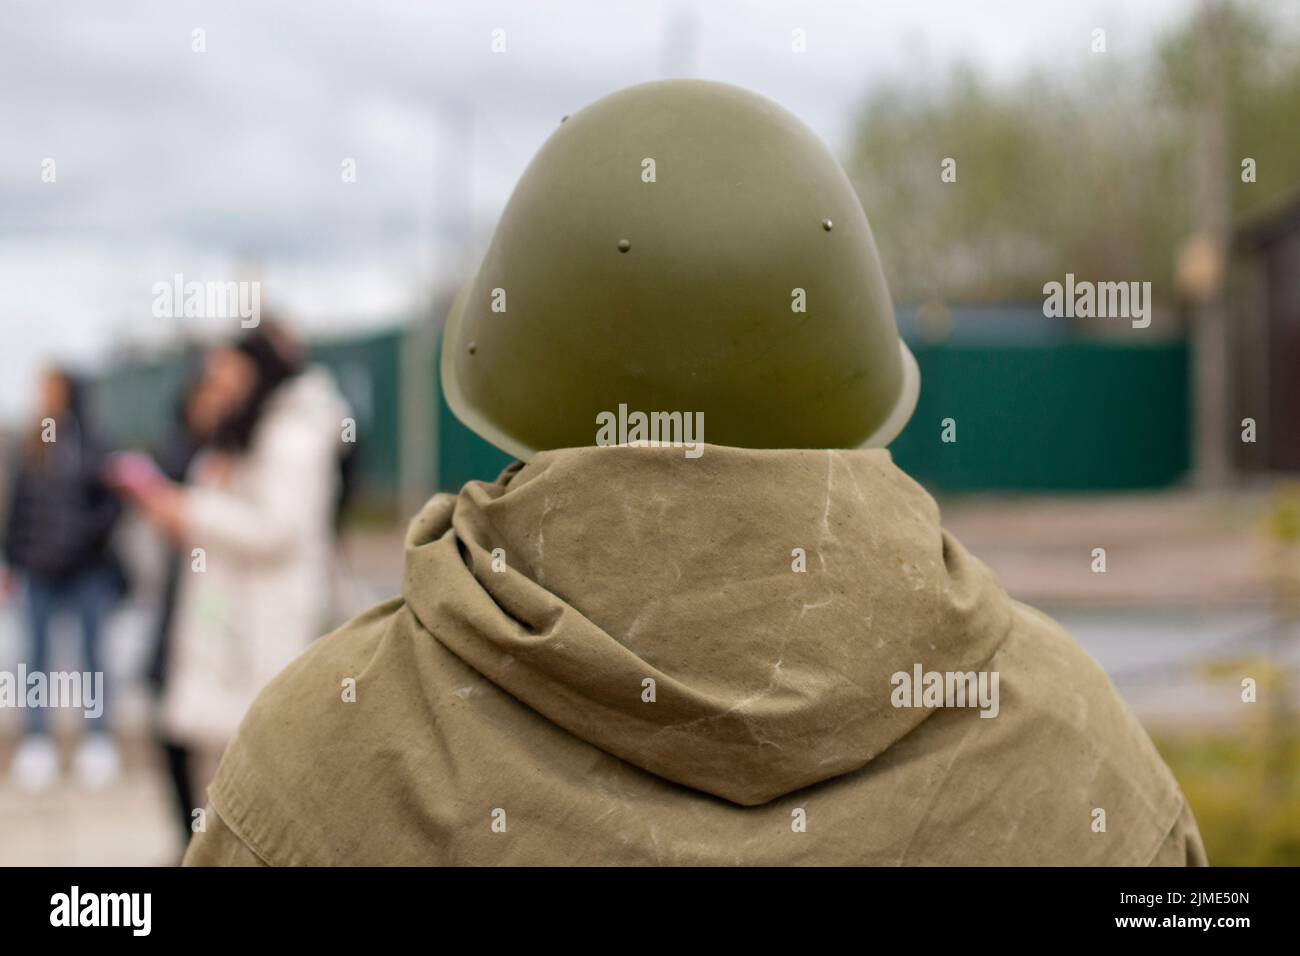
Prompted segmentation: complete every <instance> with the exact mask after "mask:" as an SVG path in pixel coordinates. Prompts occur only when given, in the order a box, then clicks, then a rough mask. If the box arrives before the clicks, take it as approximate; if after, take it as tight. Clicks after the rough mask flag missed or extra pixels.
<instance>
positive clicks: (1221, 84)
mask: <svg viewBox="0 0 1300 956" xmlns="http://www.w3.org/2000/svg"><path fill="white" fill-rule="evenodd" d="M1230 29H1231V20H1230V14H1229V11H1228V9H1227V7H1226V6H1225V5H1224V3H1223V2H1222V0H1203V2H1202V5H1201V10H1200V14H1199V31H1198V32H1199V38H1198V44H1197V47H1198V51H1197V55H1198V60H1199V64H1198V65H1199V67H1200V69H1199V70H1198V73H1199V74H1200V79H1201V90H1200V96H1199V104H1198V110H1197V118H1196V120H1197V145H1196V210H1195V221H1196V237H1195V239H1194V242H1195V244H1196V247H1197V253H1198V256H1197V258H1201V259H1202V260H1203V261H1204V262H1205V264H1206V268H1205V277H1204V283H1203V287H1202V288H1201V289H1199V290H1198V292H1199V295H1198V296H1197V300H1196V305H1195V312H1194V329H1195V340H1194V346H1195V350H1194V355H1195V360H1194V363H1195V364H1194V371H1193V374H1194V382H1195V395H1196V400H1195V410H1194V411H1195V419H1194V427H1195V434H1196V444H1195V470H1196V481H1197V484H1198V485H1200V486H1201V487H1203V488H1222V487H1223V486H1225V485H1226V484H1227V483H1228V480H1229V478H1230V476H1231V473H1232V453H1231V451H1230V448H1231V446H1230V444H1229V441H1230V436H1231V431H1232V428H1231V422H1230V421H1229V420H1228V412H1229V408H1230V407H1231V406H1232V401H1231V394H1230V391H1231V381H1230V376H1229V342H1228V334H1227V332H1228V320H1227V311H1228V309H1227V299H1226V295H1225V291H1224V275H1225V273H1226V271H1227V262H1228V254H1229V242H1230V237H1229V228H1230V223H1229V217H1230V210H1231V201H1230V197H1229V194H1228V161H1227V160H1228V157H1227V153H1228V83H1229V82H1230V78H1229V75H1228V60H1227V58H1228V51H1229V46H1228V44H1229V43H1230V37H1229V36H1228V31H1229V30H1230Z"/></svg>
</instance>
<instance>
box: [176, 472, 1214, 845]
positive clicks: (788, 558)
mask: <svg viewBox="0 0 1300 956" xmlns="http://www.w3.org/2000/svg"><path fill="white" fill-rule="evenodd" d="M918 674H919V675H921V676H922V678H923V679H922V681H921V682H920V684H919V685H918V686H917V687H915V688H912V687H910V686H908V685H909V680H906V679H904V678H903V677H900V675H907V677H908V679H912V680H914V678H915V677H916V676H917V675H918ZM929 674H936V675H940V678H939V679H940V680H941V681H942V680H943V675H953V674H956V675H971V677H972V678H975V679H976V680H975V683H972V684H970V685H969V686H970V687H971V688H974V687H976V686H977V685H978V686H981V687H983V688H985V689H986V690H988V691H989V694H986V695H985V696H984V698H982V699H974V700H973V699H972V698H979V695H978V694H972V697H968V698H967V699H966V701H965V706H962V705H961V699H960V697H958V696H953V697H951V698H949V697H948V696H946V694H941V695H938V696H936V695H933V694H931V695H928V696H927V694H926V693H925V692H924V688H925V686H930V685H931V682H930V680H929V679H928V678H926V677H925V676H924V675H929ZM994 674H996V675H997V677H996V681H995V680H994V679H993V676H992V675H994ZM981 675H982V676H983V679H984V683H983V684H979V678H980V677H981ZM994 688H996V691H995V692H994ZM912 690H916V691H917V693H915V694H912V693H911V691H912ZM981 700H982V703H981V702H980V701H981ZM950 703H951V704H952V706H949V704H950ZM973 704H979V706H972V705H973ZM981 714H986V715H987V716H981ZM210 797H211V811H212V812H211V813H210V814H209V815H208V820H207V830H206V832H204V833H201V834H199V835H198V836H197V837H196V838H195V840H194V841H193V842H192V844H191V847H190V850H189V852H188V855H187V862H188V863H190V864H213V863H240V864H254V863H267V864H420V863H424V864H464V863H469V864H1138V865H1140V864H1149V863H1166V864H1168V863H1174V864H1179V865H1182V864H1184V863H1194V862H1203V861H1204V855H1203V850H1202V848H1201V843H1200V838H1199V835H1198V834H1197V832H1196V827H1195V824H1194V822H1193V821H1192V819H1191V815H1190V813H1189V812H1188V810H1187V807H1186V804H1185V802H1184V800H1183V797H1182V795H1181V793H1180V792H1179V789H1178V786H1177V785H1176V783H1175V782H1174V780H1173V777H1172V776H1171V774H1170V773H1169V770H1168V769H1167V768H1166V767H1165V765H1164V763H1163V762H1162V761H1161V759H1160V757H1159V755H1158V754H1157V753H1156V751H1155V749H1154V747H1153V746H1152V744H1151V742H1150V740H1149V739H1148V737H1147V735H1146V733H1145V732H1144V731H1143V730H1142V728H1141V727H1140V726H1139V725H1138V723H1137V721H1136V720H1135V719H1134V718H1133V716H1132V715H1131V714H1130V713H1129V711H1128V710H1127V709H1126V707H1125V706H1124V704H1123V703H1122V702H1121V701H1120V699H1119V697H1118V695H1117V694H1116V692H1115V690H1114V688H1113V687H1112V685H1111V683H1110V682H1109V680H1108V679H1107V678H1106V676H1105V675H1104V674H1103V673H1102V671H1101V670H1100V668H1099V667H1098V666H1097V665H1096V664H1095V663H1094V662H1093V661H1092V660H1091V659H1090V658H1089V657H1088V656H1087V655H1086V654H1085V653H1084V652H1083V651H1082V650H1081V649H1080V648H1079V647H1078V645H1076V644H1075V643H1074V641H1073V640H1072V639H1071V638H1070V637H1069V636H1068V635H1067V634H1066V633H1064V632H1063V631H1062V630H1061V628H1060V627H1058V626H1057V625H1056V624H1054V623H1053V622H1052V621H1051V620H1050V619H1048V618H1047V617H1045V616H1044V615H1042V614H1040V613H1038V612H1036V611H1034V610H1033V609H1031V608H1029V607H1026V606H1024V605H1022V604H1019V603H1017V602H1015V601H1013V600H1011V599H1010V598H1008V597H1007V595H1006V594H1005V593H1004V592H1003V591H1002V590H1001V588H1000V587H999V586H998V585H997V583H996V581H995V580H994V578H993V575H992V574H991V573H990V572H989V570H988V569H987V568H986V567H985V566H984V565H983V564H981V563H980V562H979V561H977V560H976V559H974V558H973V557H971V556H970V555H969V554H968V553H967V552H966V551H965V550H964V549H963V548H962V546H961V545H960V544H959V543H958V542H957V541H955V540H954V539H953V538H952V537H951V536H949V535H948V534H947V533H946V532H944V531H943V530H942V528H941V527H940V525H939V515H938V509H937V507H936V505H935V503H934V501H933V500H932V499H931V498H930V496H929V495H928V494H926V492H925V491H924V490H923V489H922V488H920V486H918V485H917V484H916V483H915V482H913V481H912V480H911V479H910V478H908V477H907V476H906V475H905V474H903V473H902V472H901V471H900V470H899V469H897V468H896V467H895V466H894V465H893V464H892V462H891V460H890V457H889V453H888V452H887V451H884V450H872V451H866V450H860V451H755V450H746V449H738V448H725V447H719V446H706V447H705V451H704V453H703V455H702V456H701V457H700V458H698V459H693V460H692V459H688V458H686V457H685V456H684V455H683V453H682V450H681V449H673V448H626V447H623V448H582V449H567V450H560V451H552V452H543V453H540V454H538V455H537V456H536V457H535V458H534V459H533V460H532V461H531V462H530V463H529V464H527V465H519V464H516V465H514V466H512V467H511V468H508V469H507V470H506V472H504V473H503V474H502V476H501V477H500V478H499V479H498V480H497V481H496V482H494V483H491V484H486V483H480V482H471V483H469V484H467V485H466V486H465V487H464V488H463V489H462V490H461V492H460V494H459V495H458V496H455V497H452V496H448V495H438V496H435V497H434V498H433V499H432V500H430V501H429V502H428V503H427V505H426V506H425V507H424V509H423V510H422V511H421V512H420V514H419V515H418V516H417V517H416V518H415V519H414V521H412V523H411V525H410V528H409V530H408V532H407V539H406V563H405V572H404V578H403V582H402V596H401V597H400V598H398V599H394V600H392V601H390V602H388V603H386V604H384V605H381V606H380V607H377V608H375V609H373V610H372V611H370V612H368V613H367V614H365V615H363V616H361V617H360V618H358V619H356V620H354V621H352V622H351V623H349V624H348V625H346V626H345V627H343V628H342V629H341V630H339V631H338V632H336V633H334V634H332V635H331V636H329V637H328V638H326V639H324V640H322V641H319V642H317V643H316V644H315V645H314V646H313V647H312V648H311V649H310V650H309V651H308V652H307V653H306V654H304V655H302V656H301V657H299V658H298V659H297V660H296V661H295V662H294V663H293V664H291V665H290V666H289V667H288V668H287V669H286V670H285V671H284V672H283V673H282V674H281V675H280V676H279V677H277V678H276V680H275V681H273V682H272V684H271V685H270V686H269V687H268V688H267V690H266V691H265V692H264V693H263V694H262V695H261V697H260V698H259V700H258V701H257V703H256V704H255V705H254V706H253V708H252V710H251V711H250V713H249V714H248V716H247V718H246V719H245V721H244V723H243V726H242V728H241V730H240V731H239V734H238V736H237V738H236V740H235V741H234V743H233V744H232V746H231V747H230V748H229V749H228V750H227V752H226V755H225V757H224V759H223V762H222V766H221V768H220V771H219V773H218V776H217V779H216V781H215V783H214V785H213V787H212V789H211V791H210Z"/></svg>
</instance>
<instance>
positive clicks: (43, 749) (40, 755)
mask: <svg viewBox="0 0 1300 956" xmlns="http://www.w3.org/2000/svg"><path fill="white" fill-rule="evenodd" d="M10 771H11V772H12V773H13V775H14V779H15V780H16V781H17V782H18V786H19V787H21V788H22V789H24V790H26V791H27V792H28V793H44V792H45V791H46V790H49V789H50V787H52V786H54V782H55V781H56V780H58V779H59V751H58V748H56V747H55V746H54V741H53V740H51V739H50V738H49V737H48V736H47V735H46V734H31V735H29V736H27V737H24V738H23V742H22V744H21V745H20V746H19V747H18V753H16V754H14V762H13V765H12V766H11V767H10Z"/></svg>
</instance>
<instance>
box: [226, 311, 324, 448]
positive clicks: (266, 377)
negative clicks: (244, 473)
mask: <svg viewBox="0 0 1300 956" xmlns="http://www.w3.org/2000/svg"><path fill="white" fill-rule="evenodd" d="M288 341H289V340H288V338H287V336H286V335H285V334H284V333H283V332H281V331H280V330H278V329H277V328H275V326H273V325H271V324H270V323H268V322H266V321H264V322H262V323H261V324H260V325H259V326H258V327H257V328H255V329H252V330H250V331H249V332H247V333H246V334H245V335H244V337H243V338H241V339H240V340H239V341H238V342H236V343H235V344H234V348H235V349H236V351H239V352H241V353H243V355H244V356H245V358H247V359H248V360H249V361H251V362H252V363H253V369H254V373H253V374H254V376H255V378H254V381H253V388H252V390H251V391H250V392H249V394H248V397H247V398H246V399H245V400H244V403H243V404H242V405H241V406H240V407H239V408H238V409H236V410H235V412H233V413H232V414H231V415H230V416H229V417H228V418H227V419H226V420H225V421H224V422H222V423H221V425H220V426H218V428H217V431H216V434H215V435H214V436H213V444H214V445H215V446H216V447H218V448H220V449H223V450H225V451H236V452H238V451H245V450H247V448H248V446H249V445H250V444H251V443H252V440H253V431H254V429H256V428H257V424H258V422H259V421H261V419H262V412H263V411H264V410H265V407H266V402H267V399H269V398H270V397H271V395H272V393H274V392H275V390H276V389H277V388H279V387H280V386H281V385H283V384H284V383H285V382H287V381H288V380H289V379H291V378H293V377H294V376H296V375H297V374H298V373H299V372H301V371H302V369H303V359H302V356H301V355H300V354H299V353H298V351H297V350H296V349H292V348H290V347H287V346H288Z"/></svg>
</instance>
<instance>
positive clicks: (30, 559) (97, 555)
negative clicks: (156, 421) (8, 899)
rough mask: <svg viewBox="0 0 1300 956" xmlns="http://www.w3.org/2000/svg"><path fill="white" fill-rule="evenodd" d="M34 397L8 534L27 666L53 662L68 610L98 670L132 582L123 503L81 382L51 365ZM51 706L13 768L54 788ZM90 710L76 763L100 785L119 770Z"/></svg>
mask: <svg viewBox="0 0 1300 956" xmlns="http://www.w3.org/2000/svg"><path fill="white" fill-rule="evenodd" d="M38 402H39V421H38V422H37V423H36V424H35V425H34V426H33V427H32V428H31V430H30V431H29V433H28V434H27V436H26V437H25V439H24V440H23V442H22V444H21V447H20V449H19V454H18V457H17V461H16V465H15V469H14V475H13V480H12V484H11V486H10V488H11V500H10V506H9V512H8V525H7V527H6V530H5V536H4V556H5V560H6V561H7V562H8V566H9V572H10V573H11V574H15V573H16V574H17V575H21V577H22V579H23V591H24V599H25V600H24V603H25V609H26V617H27V624H28V633H29V637H30V642H31V643H30V651H29V657H28V660H27V666H28V668H29V670H30V671H31V672H40V673H45V672H46V671H47V670H48V667H49V665H50V664H51V663H52V661H51V654H50V627H51V624H52V622H53V621H54V619H55V617H56V615H57V613H58V612H59V611H62V610H66V611H69V612H71V613H73V614H75V615H76V616H77V618H78V619H79V621H80V624H81V637H82V648H83V655H84V661H83V663H84V667H85V669H86V671H88V672H90V673H91V674H100V673H102V671H103V660H102V653H101V651H102V647H101V640H102V636H103V630H104V624H105V621H106V619H107V617H108V614H109V612H110V611H111V610H112V609H113V607H114V605H115V604H117V602H118V601H119V600H120V599H121V598H122V596H123V594H124V593H125V591H126V579H125V577H124V574H123V571H122V566H121V564H120V563H119V561H118V560H117V557H116V555H115V554H114V553H113V550H112V548H111V547H110V539H111V537H112V532H113V528H114V526H115V525H116V523H117V520H118V517H119V515H120V513H121V503H120V502H119V501H118V499H117V496H116V495H114V494H113V493H112V491H111V490H110V489H109V488H108V486H107V485H105V484H104V482H103V481H102V480H101V478H100V473H101V468H102V465H103V462H104V459H105V449H104V446H103V444H102V443H101V442H100V440H99V436H98V435H97V434H96V433H95V429H94V425H93V422H92V418H91V415H90V414H89V412H88V408H87V400H86V388H85V383H84V382H82V381H81V380H80V379H79V378H77V377H76V376H75V375H73V374H72V373H70V372H68V371H65V370H62V369H51V370H49V371H47V372H46V373H45V374H44V375H43V376H42V378H41V380H40V393H39V397H38ZM104 684H105V686H106V685H107V681H105V682H104ZM105 696H107V695H105ZM47 709H48V708H43V707H28V708H26V710H25V716H26V722H27V726H26V731H27V733H26V736H25V738H24V740H23V742H22V744H21V745H20V746H19V748H18V752H17V754H16V755H15V757H14V762H13V767H12V770H13V773H14V776H15V778H16V779H17V781H18V783H19V784H20V785H21V786H22V787H23V788H24V789H27V790H29V791H32V792H40V791H43V790H45V789H47V788H48V787H50V786H51V785H52V784H53V783H54V781H55V780H56V779H57V777H58V773H59V755H58V750H57V748H56V747H55V745H54V741H53V740H52V738H51V737H50V734H49V729H48V726H47ZM86 719H87V720H89V721H91V722H89V723H86V724H85V725H83V726H84V728H85V733H84V735H83V737H82V740H81V743H80V745H79V747H78V749H77V753H76V757H75V759H74V764H73V766H74V771H75V773H76V776H77V778H78V779H79V780H80V781H81V782H82V783H83V784H84V785H86V786H90V787H100V786H103V785H105V784H107V783H109V782H110V781H111V780H112V779H113V778H114V777H116V775H117V773H118V771H119V769H120V760H119V756H118V752H117V747H116V746H115V744H114V742H113V739H112V735H111V733H110V731H109V728H108V723H107V710H105V712H104V713H102V714H101V715H100V716H99V717H98V718H94V719H93V720H92V719H91V718H86Z"/></svg>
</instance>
